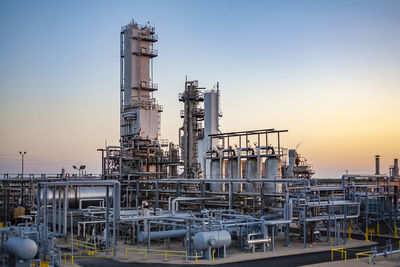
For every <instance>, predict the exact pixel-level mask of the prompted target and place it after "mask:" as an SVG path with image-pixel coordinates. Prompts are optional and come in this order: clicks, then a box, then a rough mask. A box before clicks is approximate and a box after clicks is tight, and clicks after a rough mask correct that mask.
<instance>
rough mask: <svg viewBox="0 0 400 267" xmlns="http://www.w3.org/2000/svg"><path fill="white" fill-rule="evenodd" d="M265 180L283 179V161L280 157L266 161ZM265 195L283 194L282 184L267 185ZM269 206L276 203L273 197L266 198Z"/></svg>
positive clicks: (269, 158) (273, 157)
mask: <svg viewBox="0 0 400 267" xmlns="http://www.w3.org/2000/svg"><path fill="white" fill-rule="evenodd" d="M265 178H266V179H269V180H276V179H281V178H282V174H281V161H280V160H279V158H278V157H276V156H272V157H268V158H267V159H266V160H265ZM264 190H265V193H269V194H272V193H282V184H281V183H265V186H264ZM266 201H267V203H268V204H271V203H272V202H273V201H274V198H273V197H268V198H266Z"/></svg>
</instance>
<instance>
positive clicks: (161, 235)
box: [138, 229, 186, 243]
mask: <svg viewBox="0 0 400 267" xmlns="http://www.w3.org/2000/svg"><path fill="white" fill-rule="evenodd" d="M184 236H186V229H184V230H168V231H156V232H150V233H149V232H140V233H139V235H138V240H139V242H140V243H141V242H143V241H148V238H149V237H150V240H154V239H165V238H177V237H184Z"/></svg>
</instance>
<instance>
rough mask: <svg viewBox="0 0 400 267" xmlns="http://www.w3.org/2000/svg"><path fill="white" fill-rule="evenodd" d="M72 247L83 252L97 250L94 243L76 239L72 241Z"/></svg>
mask: <svg viewBox="0 0 400 267" xmlns="http://www.w3.org/2000/svg"><path fill="white" fill-rule="evenodd" d="M74 247H75V248H76V249H77V250H78V249H84V250H85V251H88V250H97V244H95V243H90V242H86V241H82V240H78V239H74Z"/></svg>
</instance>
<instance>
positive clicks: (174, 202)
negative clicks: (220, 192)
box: [171, 197, 219, 214]
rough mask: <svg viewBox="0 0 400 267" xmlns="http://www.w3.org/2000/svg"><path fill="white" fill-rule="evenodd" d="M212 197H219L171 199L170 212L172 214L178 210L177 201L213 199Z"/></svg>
mask: <svg viewBox="0 0 400 267" xmlns="http://www.w3.org/2000/svg"><path fill="white" fill-rule="evenodd" d="M213 199H219V198H218V197H177V198H175V199H174V200H172V203H171V209H172V214H174V213H175V211H178V202H179V201H186V200H213Z"/></svg>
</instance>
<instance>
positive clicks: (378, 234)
mask: <svg viewBox="0 0 400 267" xmlns="http://www.w3.org/2000/svg"><path fill="white" fill-rule="evenodd" d="M376 235H377V236H381V234H380V233H379V223H377V224H376Z"/></svg>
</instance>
